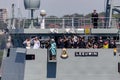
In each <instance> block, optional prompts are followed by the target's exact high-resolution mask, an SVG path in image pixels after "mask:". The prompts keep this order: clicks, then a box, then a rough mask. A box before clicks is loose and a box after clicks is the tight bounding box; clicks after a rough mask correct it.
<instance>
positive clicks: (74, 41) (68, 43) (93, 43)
mask: <svg viewBox="0 0 120 80" xmlns="http://www.w3.org/2000/svg"><path fill="white" fill-rule="evenodd" d="M57 43H58V45H57V47H58V48H116V42H115V40H114V39H110V38H109V37H108V38H106V39H103V38H102V36H100V37H99V38H98V39H96V38H95V37H90V38H88V39H85V37H82V36H69V37H64V38H61V37H60V38H59V39H58V42H57Z"/></svg>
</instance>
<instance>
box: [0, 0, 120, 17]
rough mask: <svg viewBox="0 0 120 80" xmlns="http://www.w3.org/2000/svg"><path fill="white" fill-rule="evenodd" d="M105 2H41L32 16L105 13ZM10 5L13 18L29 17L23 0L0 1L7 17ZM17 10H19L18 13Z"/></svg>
mask: <svg viewBox="0 0 120 80" xmlns="http://www.w3.org/2000/svg"><path fill="white" fill-rule="evenodd" d="M105 1H106V0H41V3H40V9H39V10H36V11H35V14H34V16H39V15H40V10H45V11H46V14H47V16H50V15H54V16H58V17H62V16H63V15H65V14H74V13H79V14H84V15H85V14H88V13H91V12H92V11H93V10H94V9H96V10H97V12H102V11H105ZM119 1H120V0H119ZM12 3H14V4H15V17H17V16H22V17H29V16H30V14H29V13H30V11H28V10H25V8H24V0H0V8H6V9H7V10H8V16H9V17H11V12H12V10H11V4H12ZM18 8H20V10H19V11H18ZM18 13H19V14H18Z"/></svg>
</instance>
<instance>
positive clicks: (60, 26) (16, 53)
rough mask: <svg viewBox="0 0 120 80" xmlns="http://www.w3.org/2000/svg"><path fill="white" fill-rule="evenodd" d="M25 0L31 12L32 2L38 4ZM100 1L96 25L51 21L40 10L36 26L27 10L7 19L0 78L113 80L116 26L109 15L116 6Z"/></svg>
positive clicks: (118, 64) (118, 69)
mask: <svg viewBox="0 0 120 80" xmlns="http://www.w3.org/2000/svg"><path fill="white" fill-rule="evenodd" d="M27 1H28V2H27ZM30 1H32V0H30ZM39 1H40V0H38V2H37V0H36V2H33V4H36V3H37V4H38V5H39V3H40V2H39ZM27 3H29V0H25V7H26V8H29V9H31V13H33V10H34V9H35V8H32V7H36V8H38V7H39V6H38V5H37V6H35V5H33V4H32V5H33V6H32V7H30V5H29V4H27ZM106 3H107V6H106V14H107V15H106V17H107V18H106V17H105V18H104V19H103V18H102V19H99V21H98V27H97V28H96V27H95V28H94V26H93V25H92V21H91V19H88V18H76V20H77V22H75V21H74V19H73V18H61V19H58V20H57V19H56V20H52V21H51V20H50V19H46V18H44V16H45V15H46V14H45V11H44V10H42V11H41V16H42V22H41V25H37V26H36V22H34V20H33V14H32V15H31V18H32V19H31V21H30V20H27V19H26V20H21V21H18V20H16V19H12V21H11V23H12V24H11V25H10V26H9V28H8V30H7V31H6V49H5V50H4V55H3V59H2V66H1V70H2V72H1V80H119V79H120V49H119V47H120V45H119V40H120V39H119V38H120V31H119V27H120V26H119V20H118V19H115V18H112V16H111V14H112V11H117V12H119V10H118V9H117V8H116V7H110V6H113V5H111V4H110V1H109V0H107V2H106ZM111 8H112V9H111ZM111 10H112V11H111ZM14 22H15V23H17V22H18V23H19V24H13V23H14ZM18 25H19V27H18ZM51 27H52V28H51Z"/></svg>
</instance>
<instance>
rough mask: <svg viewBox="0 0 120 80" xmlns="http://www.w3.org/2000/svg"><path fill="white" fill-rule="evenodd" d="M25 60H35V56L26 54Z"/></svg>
mask: <svg viewBox="0 0 120 80" xmlns="http://www.w3.org/2000/svg"><path fill="white" fill-rule="evenodd" d="M26 60H35V55H34V54H27V55H26Z"/></svg>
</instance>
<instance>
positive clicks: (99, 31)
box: [10, 28, 118, 34]
mask: <svg viewBox="0 0 120 80" xmlns="http://www.w3.org/2000/svg"><path fill="white" fill-rule="evenodd" d="M108 32H109V33H108ZM20 33H21V34H23V33H26V34H27V33H29V34H35V33H37V34H50V33H52V32H51V31H50V29H36V28H32V29H31V28H30V29H15V30H13V29H12V30H10V34H20ZM62 33H66V31H65V29H58V33H57V34H62ZM75 33H76V34H85V30H84V29H83V30H82V31H79V30H77V29H75ZM90 33H91V34H118V29H116V28H110V29H99V28H98V29H91V32H90Z"/></svg>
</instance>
